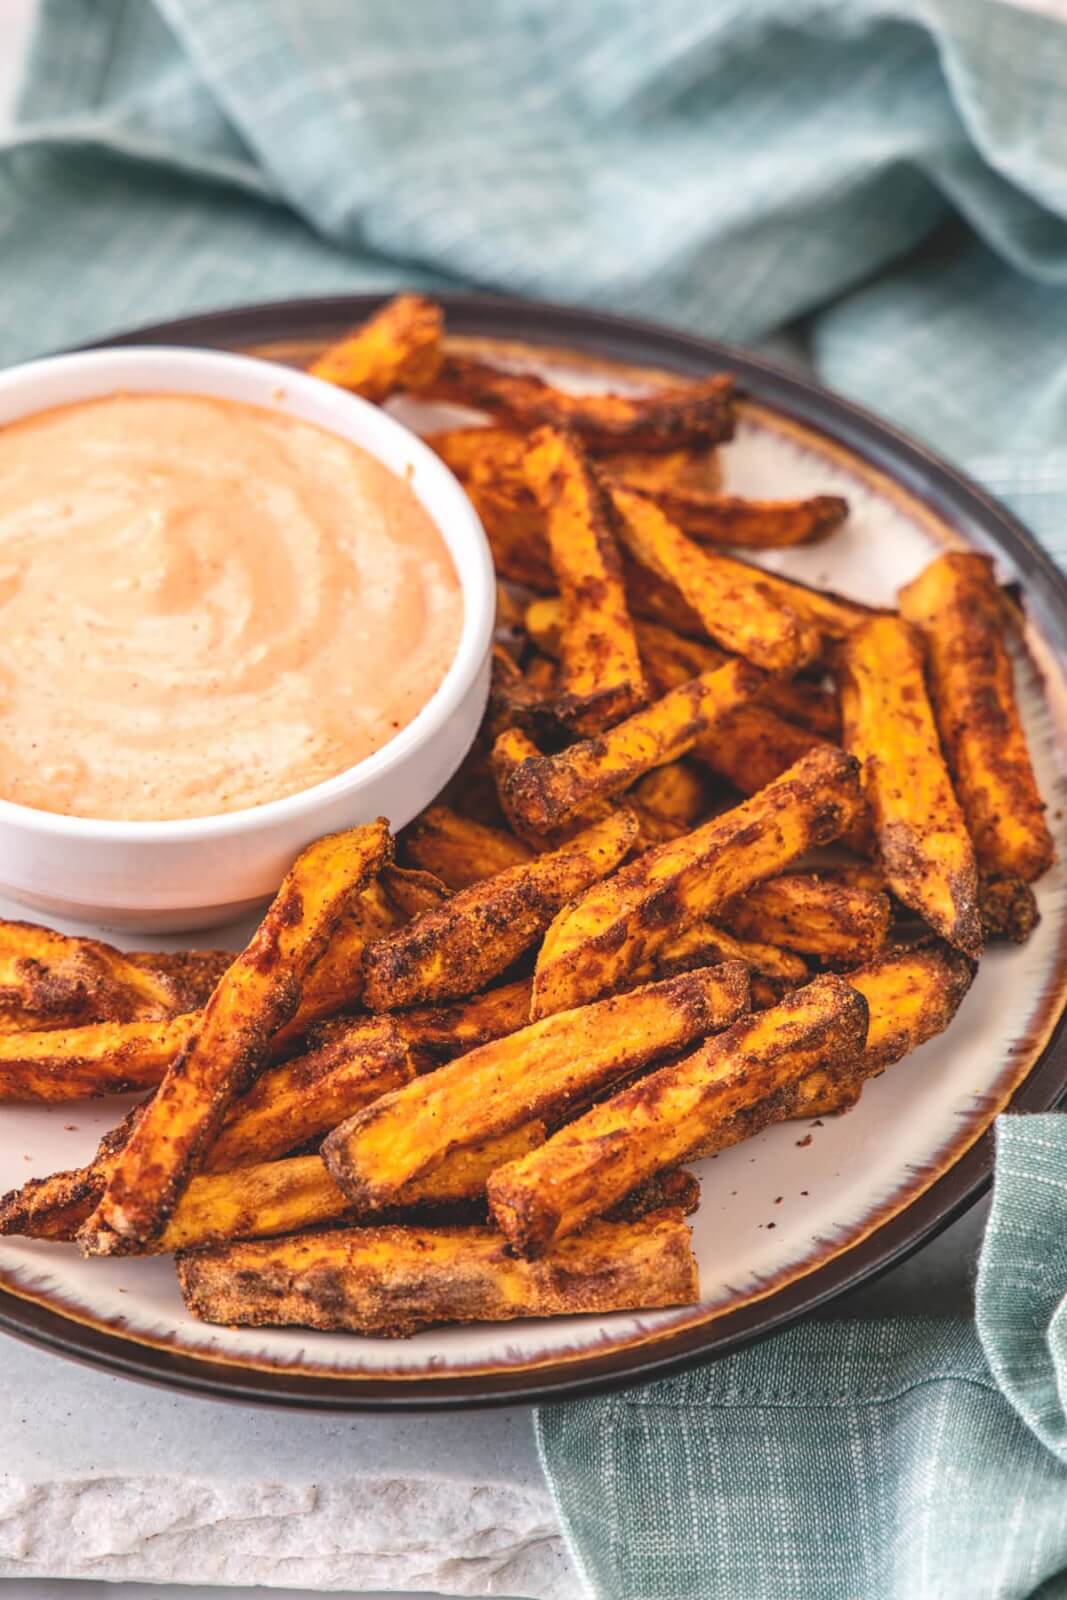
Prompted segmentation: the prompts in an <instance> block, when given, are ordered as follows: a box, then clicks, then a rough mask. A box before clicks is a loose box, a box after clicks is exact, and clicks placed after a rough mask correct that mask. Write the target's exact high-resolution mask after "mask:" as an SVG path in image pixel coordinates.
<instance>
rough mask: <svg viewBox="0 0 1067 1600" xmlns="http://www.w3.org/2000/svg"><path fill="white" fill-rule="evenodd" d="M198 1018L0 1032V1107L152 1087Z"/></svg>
mask: <svg viewBox="0 0 1067 1600" xmlns="http://www.w3.org/2000/svg"><path fill="white" fill-rule="evenodd" d="M201 1015H202V1013H200V1012H198V1011H193V1012H189V1013H187V1014H186V1015H183V1016H178V1017H165V1018H163V1019H162V1020H160V1021H158V1022H96V1023H89V1024H88V1025H87V1026H86V1027H84V1028H49V1029H45V1030H44V1031H43V1032H39V1033H38V1032H27V1033H0V1103H3V1102H4V1101H16V1100H50V1101H62V1100H80V1099H82V1098H87V1097H90V1096H97V1095H105V1094H127V1093H128V1092H129V1091H130V1090H131V1089H147V1088H152V1087H153V1086H154V1085H155V1084H157V1083H159V1082H160V1081H161V1080H162V1078H163V1075H164V1073H165V1072H166V1070H167V1068H168V1067H169V1066H170V1065H171V1063H172V1062H173V1061H175V1060H176V1059H177V1057H178V1056H179V1054H180V1053H181V1051H182V1050H183V1049H184V1047H185V1046H186V1045H187V1044H188V1042H189V1040H190V1039H191V1037H192V1036H193V1034H194V1033H195V1031H196V1027H197V1024H198V1022H199V1019H200V1016H201Z"/></svg>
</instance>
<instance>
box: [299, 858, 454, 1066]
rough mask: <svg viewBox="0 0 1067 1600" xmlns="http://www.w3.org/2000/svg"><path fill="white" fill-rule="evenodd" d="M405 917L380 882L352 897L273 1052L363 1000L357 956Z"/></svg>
mask: <svg viewBox="0 0 1067 1600" xmlns="http://www.w3.org/2000/svg"><path fill="white" fill-rule="evenodd" d="M434 903H436V902H434ZM411 914H412V913H410V912H405V911H403V910H402V909H400V907H398V906H397V905H396V903H395V902H394V900H393V899H392V897H391V896H390V895H388V894H387V893H386V891H385V887H384V882H382V881H379V882H376V883H372V884H369V885H368V886H367V888H366V889H365V890H364V891H363V893H362V894H359V895H356V896H355V897H354V899H353V901H352V904H351V906H350V907H349V909H348V911H346V913H345V915H344V916H343V917H342V918H341V921H340V922H339V923H338V925H337V927H336V928H335V929H334V931H333V933H332V934H331V936H330V942H329V944H328V945H327V946H326V949H325V950H324V951H323V953H322V955H321V956H320V957H319V959H318V960H317V961H316V962H315V964H314V966H313V967H312V969H311V971H310V972H309V973H308V975H307V978H306V979H305V980H304V989H303V993H302V995H301V997H300V1005H299V1007H298V1008H297V1011H296V1014H295V1016H293V1017H292V1018H291V1020H290V1021H289V1022H287V1023H286V1025H285V1027H284V1028H279V1030H278V1032H277V1033H276V1034H275V1036H274V1045H273V1050H274V1051H281V1050H284V1049H285V1048H286V1047H287V1046H291V1044H292V1041H293V1040H294V1039H299V1038H300V1037H301V1036H302V1035H303V1034H305V1033H306V1032H307V1030H308V1028H309V1027H311V1025H312V1024H313V1023H315V1022H318V1021H320V1019H321V1018H323V1017H332V1016H336V1015H337V1013H338V1012H340V1011H353V1010H354V1009H355V1008H356V1007H357V1006H358V1005H359V1002H360V1000H361V998H362V996H363V956H364V952H365V951H366V948H367V946H368V945H369V944H371V943H372V942H373V941H374V940H375V939H380V938H382V937H383V935H385V934H387V933H392V932H393V930H394V929H395V928H398V927H400V926H401V925H402V924H403V923H404V922H405V921H406V920H407V918H408V916H410V915H411Z"/></svg>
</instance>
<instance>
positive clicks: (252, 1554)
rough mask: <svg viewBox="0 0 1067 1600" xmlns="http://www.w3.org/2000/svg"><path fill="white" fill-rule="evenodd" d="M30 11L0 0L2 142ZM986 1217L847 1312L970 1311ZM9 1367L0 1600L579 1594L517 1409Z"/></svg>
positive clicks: (524, 1418)
mask: <svg viewBox="0 0 1067 1600" xmlns="http://www.w3.org/2000/svg"><path fill="white" fill-rule="evenodd" d="M33 4H34V0H0V135H2V133H3V131H4V128H5V123H6V122H7V121H8V120H9V115H10V105H11V96H12V92H13V89H14V84H15V81H16V78H17V74H18V70H19V62H20V56H21V52H22V50H23V48H24V45H25V40H26V36H27V33H28V29H29V26H30V20H31V16H32V9H33ZM984 1212H985V1208H984V1206H981V1207H978V1208H976V1209H975V1210H974V1211H972V1212H971V1213H970V1214H969V1215H968V1216H967V1217H965V1218H964V1219H963V1220H962V1221H961V1222H960V1223H958V1224H956V1225H955V1226H954V1227H953V1228H951V1229H950V1230H948V1232H947V1233H945V1234H943V1235H942V1236H941V1238H940V1239H939V1240H938V1241H936V1242H935V1243H934V1244H933V1245H931V1246H929V1247H928V1248H927V1249H926V1250H924V1251H923V1252H922V1253H921V1255H919V1256H917V1257H915V1258H914V1259H913V1260H912V1261H911V1262H910V1263H908V1264H906V1265H905V1266H903V1267H901V1268H898V1269H896V1270H895V1271H894V1272H892V1273H891V1274H889V1275H887V1276H886V1277H884V1278H883V1279H881V1280H880V1281H879V1282H878V1283H876V1284H874V1285H872V1286H870V1287H869V1288H867V1289H865V1290H860V1291H857V1292H856V1293H854V1294H852V1295H849V1296H847V1297H846V1298H845V1299H844V1300H842V1301H840V1302H838V1306H837V1313H838V1314H841V1315H860V1314H865V1313H868V1312H877V1311H889V1310H891V1309H892V1310H896V1311H898V1312H899V1311H905V1310H929V1309H930V1308H931V1305H932V1304H938V1305H941V1306H944V1307H945V1309H949V1308H951V1309H958V1308H962V1307H964V1306H966V1304H967V1302H968V1295H969V1277H970V1271H971V1263H972V1262H973V1260H974V1254H975V1249H976V1245H977V1241H978V1239H979V1237H980V1230H981V1225H982V1221H983V1219H984ZM0 1361H2V1370H3V1382H2V1385H0V1600H105V1597H108V1600H111V1597H114V1600H160V1597H161V1596H162V1595H164V1594H166V1595H167V1596H171V1595H173V1596H174V1597H175V1600H178V1597H179V1596H180V1597H181V1600H240V1597H241V1596H244V1597H246V1600H253V1597H256V1600H296V1597H297V1596H298V1595H299V1596H305V1595H307V1594H308V1593H309V1592H311V1591H312V1590H323V1589H327V1590H331V1591H333V1592H335V1593H337V1592H341V1591H346V1592H349V1593H351V1592H354V1590H358V1592H359V1593H360V1594H361V1595H362V1596H363V1597H364V1600H373V1597H374V1596H375V1595H377V1596H378V1597H379V1600H384V1591H383V1589H382V1587H381V1585H382V1584H384V1585H386V1587H388V1585H389V1584H393V1585H394V1587H393V1588H389V1589H388V1593H389V1595H390V1596H392V1597H395V1600H404V1595H406V1596H407V1597H408V1600H415V1596H416V1595H421V1596H423V1597H425V1596H426V1595H427V1594H433V1593H438V1594H442V1593H444V1594H449V1595H458V1594H494V1595H500V1596H506V1595H515V1596H518V1597H520V1600H572V1597H575V1600H576V1597H577V1596H578V1595H579V1586H578V1583H577V1579H576V1578H575V1576H574V1574H573V1571H572V1569H571V1567H570V1564H569V1562H568V1560H567V1558H566V1555H565V1552H564V1550H563V1546H562V1541H561V1539H560V1537H559V1533H558V1527H557V1525H556V1521H555V1517H554V1514H553V1512H552V1508H551V1503H550V1500H549V1497H548V1494H547V1491H546V1489H545V1486H544V1482H543V1479H542V1474H541V1471H540V1467H539V1465H538V1461H537V1456H536V1451H535V1449H534V1442H533V1432H532V1425H531V1419H530V1414H529V1413H528V1412H527V1411H525V1410H522V1409H511V1410H504V1411H485V1412H477V1413H468V1414H454V1415H442V1416H422V1417H418V1416H404V1417H391V1416H373V1417H354V1418H346V1417H334V1416H328V1415H317V1414H307V1415H303V1414H296V1413H290V1412H283V1411H271V1410H266V1409H255V1408H241V1407H237V1406H230V1405H222V1404H219V1403H217V1402H213V1401H208V1400H200V1399H194V1398H191V1397H187V1396H182V1395H174V1394H169V1393H167V1392H166V1391H163V1390H158V1389H153V1388H149V1387H147V1386H141V1385H138V1384H134V1383H132V1382H129V1381H127V1380H125V1379H122V1378H114V1377H110V1376H108V1375H107V1374H104V1373H101V1372H95V1371H92V1370H90V1369H88V1368H83V1367H79V1366H76V1365H74V1364H70V1363H66V1362H64V1361H62V1360H60V1359H59V1358H57V1357H54V1356H51V1355H49V1354H47V1353H45V1352H43V1351H37V1350H33V1349H30V1348H29V1347H26V1346H23V1345H20V1344H18V1343H16V1342H15V1341H13V1340H10V1339H7V1338H4V1337H3V1336H0ZM42 1573H44V1574H49V1576H43V1577H42V1576H40V1574H42ZM137 1579H145V1580H148V1581H147V1582H144V1583H142V1582H137V1581H135V1580H137ZM79 1580H82V1581H79ZM250 1582H264V1583H267V1584H269V1585H270V1587H269V1588H248V1587H241V1585H247V1584H248V1583H250ZM286 1582H291V1583H295V1584H298V1585H299V1587H298V1588H282V1587H278V1585H282V1584H285V1583H286ZM205 1583H207V1586H206V1587H203V1586H197V1585H198V1584H199V1585H203V1584H205ZM397 1583H400V1584H407V1585H409V1586H413V1587H409V1588H408V1589H406V1590H404V1591H400V1590H398V1589H397V1588H396V1587H395V1585H396V1584H397ZM174 1584H181V1585H183V1587H181V1588H177V1587H172V1585H174ZM375 1584H377V1585H378V1586H379V1587H377V1588H375V1587H374V1585H375ZM120 1585H121V1587H120ZM186 1585H191V1587H186ZM218 1585H224V1586H225V1587H219V1586H218Z"/></svg>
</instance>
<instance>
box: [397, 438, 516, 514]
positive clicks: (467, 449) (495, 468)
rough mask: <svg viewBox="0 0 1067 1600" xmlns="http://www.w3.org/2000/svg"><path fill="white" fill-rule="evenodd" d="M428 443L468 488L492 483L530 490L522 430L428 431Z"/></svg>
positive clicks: (507, 488)
mask: <svg viewBox="0 0 1067 1600" xmlns="http://www.w3.org/2000/svg"><path fill="white" fill-rule="evenodd" d="M424 442H425V443H426V444H428V445H429V446H430V448H431V450H435V451H436V452H437V454H438V455H439V456H440V457H441V460H442V461H443V462H444V463H445V466H446V467H449V468H450V469H451V471H453V472H454V473H455V475H456V477H457V478H458V479H459V480H460V482H461V483H462V484H465V485H467V486H468V487H469V486H470V485H471V484H472V483H488V484H492V485H494V486H495V487H497V488H500V489H504V490H507V491H510V492H511V493H514V494H516V495H528V494H529V493H530V491H529V489H528V487H527V483H526V477H525V474H524V472H523V469H522V461H523V457H524V456H525V454H526V436H525V435H524V434H522V433H517V432H515V431H514V430H513V429H511V428H447V429H445V430H443V431H442V432H440V433H429V434H426V435H425V439H424ZM531 501H532V496H531Z"/></svg>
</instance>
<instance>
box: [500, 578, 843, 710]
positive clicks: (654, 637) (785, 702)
mask: <svg viewBox="0 0 1067 1600" xmlns="http://www.w3.org/2000/svg"><path fill="white" fill-rule="evenodd" d="M562 615H563V607H562V605H561V603H560V601H559V600H558V599H556V598H555V596H545V597H544V598H542V599H540V600H532V601H531V602H530V604H529V605H528V606H527V607H526V617H525V623H526V631H527V633H528V634H529V635H530V637H531V639H533V640H534V642H535V644H536V645H537V646H538V648H539V649H541V650H544V651H546V652H547V653H548V654H549V655H558V654H559V633H560V622H561V618H562ZM634 626H635V628H636V631H637V648H638V650H639V651H640V654H641V663H642V666H643V667H644V669H645V677H646V678H647V679H648V681H649V683H650V684H651V685H652V687H653V689H655V690H656V692H657V693H658V694H666V693H667V691H668V689H676V688H677V687H678V685H679V684H680V683H685V682H686V681H687V679H689V678H695V677H697V676H698V675H699V674H700V673H702V672H714V670H715V668H716V667H721V666H724V665H725V664H726V662H727V661H729V660H730V659H731V657H730V656H728V655H727V654H726V652H725V651H723V650H720V649H719V648H718V646H717V645H713V644H708V643H707V642H706V641H703V640H699V639H687V638H686V637H685V635H684V634H681V633H677V632H675V630H674V629H673V628H668V627H665V626H664V625H663V624H662V623H658V622H644V621H641V620H638V621H637V622H636V623H635V625H634ZM760 702H761V704H763V705H767V706H770V707H771V709H772V710H774V711H776V712H777V713H778V715H779V716H781V717H785V718H787V719H788V720H789V721H790V722H795V723H798V724H799V725H800V727H802V728H807V729H808V731H809V732H810V733H815V734H819V735H821V736H822V737H823V738H825V739H831V740H833V739H836V738H837V737H838V736H839V734H840V732H841V713H840V710H839V709H838V705H837V698H836V696H835V695H832V694H828V693H827V692H826V690H825V689H820V688H819V686H818V685H817V684H814V683H805V682H803V681H802V680H799V679H796V680H794V681H792V682H785V681H783V680H782V679H780V678H767V679H766V681H765V683H764V686H763V691H762V693H761V694H760Z"/></svg>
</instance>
